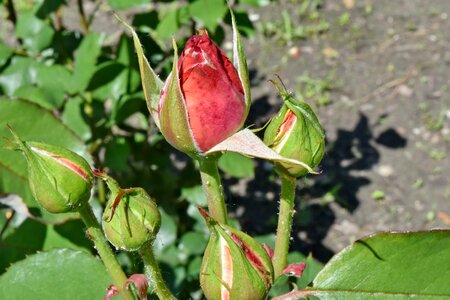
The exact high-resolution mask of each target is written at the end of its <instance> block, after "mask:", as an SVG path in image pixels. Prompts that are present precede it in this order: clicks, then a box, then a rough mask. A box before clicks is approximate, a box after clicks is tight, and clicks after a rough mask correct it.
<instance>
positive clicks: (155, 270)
mask: <svg viewBox="0 0 450 300" xmlns="http://www.w3.org/2000/svg"><path fill="white" fill-rule="evenodd" d="M139 253H140V254H141V257H142V260H143V261H144V266H145V275H146V276H147V278H148V279H149V280H150V281H151V283H153V284H154V286H155V293H156V295H157V296H158V298H159V299H163V300H166V299H167V300H176V299H177V298H175V296H174V295H172V293H171V292H170V290H169V288H168V287H167V285H166V283H165V282H164V279H163V277H162V275H161V271H160V269H159V266H158V262H157V261H156V259H155V256H154V255H153V248H152V243H147V244H145V245H144V246H142V248H141V249H140V250H139Z"/></svg>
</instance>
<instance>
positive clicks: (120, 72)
mask: <svg viewBox="0 0 450 300" xmlns="http://www.w3.org/2000/svg"><path fill="white" fill-rule="evenodd" d="M127 83H128V72H127V70H126V68H125V66H124V65H122V64H120V63H116V62H114V61H107V62H104V63H102V64H101V65H99V66H98V67H97V69H96V70H95V73H94V75H93V76H92V78H91V80H90V82H89V86H88V88H87V89H88V90H91V91H92V95H93V96H94V98H96V99H99V100H106V99H108V98H113V99H118V98H119V97H120V96H121V95H123V94H125V93H126V92H127Z"/></svg>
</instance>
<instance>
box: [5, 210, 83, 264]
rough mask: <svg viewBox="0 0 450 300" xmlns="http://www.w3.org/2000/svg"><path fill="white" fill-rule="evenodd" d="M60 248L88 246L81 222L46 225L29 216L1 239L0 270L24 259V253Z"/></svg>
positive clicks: (72, 221)
mask: <svg viewBox="0 0 450 300" xmlns="http://www.w3.org/2000/svg"><path fill="white" fill-rule="evenodd" d="M62 247H68V248H71V249H76V250H88V249H89V250H90V249H91V245H90V242H89V241H88V239H87V238H86V235H85V233H84V225H83V223H82V222H81V221H79V220H71V221H68V222H65V223H63V224H58V225H45V224H43V223H42V222H38V221H36V220H33V219H30V218H29V219H27V220H26V221H25V222H23V223H22V224H21V225H20V226H19V227H18V228H16V229H15V230H14V231H13V232H12V233H11V234H10V235H8V236H7V237H6V238H5V239H4V240H3V241H2V255H1V256H0V273H3V271H4V270H5V269H6V268H7V267H8V266H9V265H10V264H12V263H14V262H16V261H19V260H22V259H24V258H25V257H26V255H29V254H34V253H35V252H37V251H40V250H49V249H52V248H62Z"/></svg>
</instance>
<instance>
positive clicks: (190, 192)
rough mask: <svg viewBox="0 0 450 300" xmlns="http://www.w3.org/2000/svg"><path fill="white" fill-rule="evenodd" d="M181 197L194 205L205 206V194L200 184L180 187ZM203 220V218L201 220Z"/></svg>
mask: <svg viewBox="0 0 450 300" xmlns="http://www.w3.org/2000/svg"><path fill="white" fill-rule="evenodd" d="M181 198H182V199H186V200H187V201H188V202H190V203H192V204H195V205H196V206H206V205H207V201H206V195H205V192H204V191H203V188H202V186H201V185H194V186H190V187H184V188H182V189H181ZM202 221H203V220H202Z"/></svg>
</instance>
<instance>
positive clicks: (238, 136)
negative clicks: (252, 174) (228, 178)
mask: <svg viewBox="0 0 450 300" xmlns="http://www.w3.org/2000/svg"><path fill="white" fill-rule="evenodd" d="M225 152H235V153H239V154H242V155H244V156H247V157H257V158H261V159H265V160H269V161H271V162H273V163H275V164H276V163H283V164H286V165H288V166H292V167H295V166H300V167H302V168H305V169H306V170H307V171H308V172H309V173H311V174H318V173H317V172H316V171H314V170H313V169H312V168H311V167H310V166H309V165H308V164H307V163H305V162H303V161H300V160H296V159H292V158H288V157H284V156H282V155H281V154H279V153H277V152H275V151H274V150H272V149H271V148H269V147H268V146H267V145H266V144H264V143H263V141H261V140H260V138H259V137H257V136H256V135H255V134H254V133H253V132H252V131H251V130H249V129H242V130H241V131H238V132H236V133H235V134H233V135H232V136H230V137H229V138H227V139H226V140H224V141H222V142H220V143H219V144H217V145H215V146H214V147H212V148H211V149H209V150H208V151H206V152H205V155H213V154H217V153H225Z"/></svg>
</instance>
